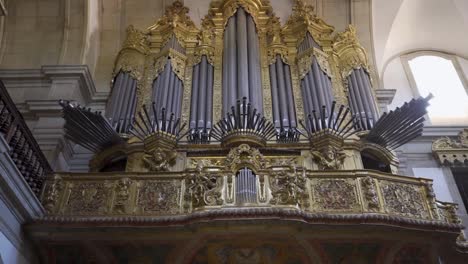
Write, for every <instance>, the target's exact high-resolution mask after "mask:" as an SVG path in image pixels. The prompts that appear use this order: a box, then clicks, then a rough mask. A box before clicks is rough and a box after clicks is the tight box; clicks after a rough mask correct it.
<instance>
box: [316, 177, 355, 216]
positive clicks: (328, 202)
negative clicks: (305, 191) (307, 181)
mask: <svg viewBox="0 0 468 264" xmlns="http://www.w3.org/2000/svg"><path fill="white" fill-rule="evenodd" d="M312 190H313V196H314V200H315V202H316V206H318V207H319V208H320V209H324V210H353V209H356V208H357V207H358V206H359V204H358V202H357V194H356V186H355V184H354V181H353V180H345V179H343V180H337V179H333V180H328V179H321V180H318V181H317V182H316V183H315V184H314V185H313V188H312Z"/></svg>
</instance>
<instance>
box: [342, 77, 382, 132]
mask: <svg viewBox="0 0 468 264" xmlns="http://www.w3.org/2000/svg"><path fill="white" fill-rule="evenodd" d="M347 81H348V99H349V105H350V106H351V111H352V113H353V114H354V115H356V116H357V118H358V122H357V124H356V126H358V128H361V129H364V130H370V129H371V128H372V127H373V125H374V124H375V122H376V121H377V119H378V112H377V106H376V104H375V100H374V96H373V95H372V87H371V83H370V78H369V74H368V73H367V72H366V71H365V70H364V69H363V68H359V69H354V70H353V71H352V72H351V74H350V75H349V76H348V78H347Z"/></svg>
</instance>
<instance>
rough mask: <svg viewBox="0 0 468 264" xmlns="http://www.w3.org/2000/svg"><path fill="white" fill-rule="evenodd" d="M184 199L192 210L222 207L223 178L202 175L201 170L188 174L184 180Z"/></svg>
mask: <svg viewBox="0 0 468 264" xmlns="http://www.w3.org/2000/svg"><path fill="white" fill-rule="evenodd" d="M185 181H186V194H185V199H186V201H189V202H190V203H191V204H192V208H199V207H203V206H216V205H222V204H223V199H222V198H221V189H222V185H223V178H222V177H220V176H218V175H213V174H204V173H203V172H202V171H201V170H200V171H199V172H197V173H194V174H190V175H189V176H188V177H187V178H186V179H185Z"/></svg>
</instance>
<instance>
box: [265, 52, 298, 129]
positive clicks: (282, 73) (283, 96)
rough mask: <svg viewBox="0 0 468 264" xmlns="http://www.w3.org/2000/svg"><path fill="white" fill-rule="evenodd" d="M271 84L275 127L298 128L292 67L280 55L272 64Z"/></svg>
mask: <svg viewBox="0 0 468 264" xmlns="http://www.w3.org/2000/svg"><path fill="white" fill-rule="evenodd" d="M270 84H271V98H272V105H273V120H274V124H275V127H276V128H281V129H283V128H285V129H287V128H296V127H297V122H296V112H295V110H294V109H295V108H294V98H293V91H292V82H291V69H290V67H289V65H288V64H286V63H284V62H283V60H282V59H281V56H280V55H277V56H276V62H275V63H273V64H271V65H270Z"/></svg>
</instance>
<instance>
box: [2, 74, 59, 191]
mask: <svg viewBox="0 0 468 264" xmlns="http://www.w3.org/2000/svg"><path fill="white" fill-rule="evenodd" d="M0 133H1V134H2V136H3V137H4V138H5V140H6V142H7V143H8V145H9V146H10V153H9V154H10V156H11V158H12V160H13V161H14V162H15V164H16V167H17V168H18V170H19V171H20V172H21V175H23V177H24V179H25V180H26V182H27V183H28V185H29V186H30V187H31V189H32V190H33V192H34V193H35V194H36V196H39V194H40V192H41V190H42V186H43V183H44V180H45V175H46V174H47V173H50V172H52V169H51V167H50V165H49V163H48V161H47V159H46V157H45V156H44V154H43V153H42V151H41V149H40V148H39V145H38V144H37V142H36V140H35V139H34V137H33V135H32V134H31V131H30V130H29V128H28V127H27V125H26V123H25V121H24V119H23V117H22V115H21V114H20V112H19V111H18V109H17V108H16V106H15V104H14V103H13V101H12V100H11V98H10V95H9V94H8V91H7V89H6V88H5V86H4V85H3V83H2V82H1V81H0Z"/></svg>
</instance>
